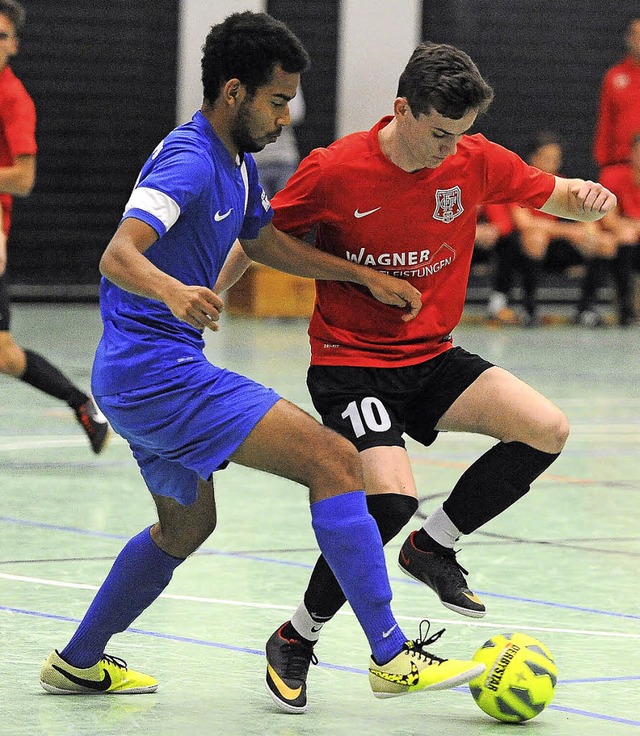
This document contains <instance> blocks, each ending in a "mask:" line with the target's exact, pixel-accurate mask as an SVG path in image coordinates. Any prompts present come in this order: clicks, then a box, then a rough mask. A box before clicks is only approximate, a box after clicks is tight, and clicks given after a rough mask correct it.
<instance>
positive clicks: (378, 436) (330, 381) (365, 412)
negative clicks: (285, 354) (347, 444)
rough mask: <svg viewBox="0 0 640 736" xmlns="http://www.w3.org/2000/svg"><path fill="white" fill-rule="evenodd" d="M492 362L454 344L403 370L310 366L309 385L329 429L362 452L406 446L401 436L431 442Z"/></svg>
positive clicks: (312, 396)
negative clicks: (444, 418) (450, 411)
mask: <svg viewBox="0 0 640 736" xmlns="http://www.w3.org/2000/svg"><path fill="white" fill-rule="evenodd" d="M491 367H493V364H492V363H489V362H488V361H486V360H484V358H481V357H480V356H479V355H475V354H473V353H469V352H467V351H466V350H464V349H463V348H458V347H454V348H451V349H450V350H447V351H446V352H444V353H442V354H441V355H438V356H437V357H435V358H432V359H431V360H428V361H426V362H424V363H419V364H418V365H411V366H405V367H402V368H358V367H348V366H328V365H312V366H311V367H310V368H309V370H308V372H307V386H308V388H309V393H310V394H311V399H312V401H313V405H314V406H315V408H316V410H317V412H318V413H319V414H320V416H321V417H322V421H323V423H324V424H325V425H326V426H327V427H331V429H334V430H336V432H338V433H339V434H341V435H342V436H343V437H346V438H347V439H348V440H350V441H351V442H352V443H353V444H354V445H355V446H356V448H357V449H358V450H359V451H362V450H366V449H368V448H369V447H380V446H394V445H395V446H399V447H404V446H405V443H404V439H403V437H402V435H403V434H405V433H406V434H407V435H409V437H412V438H413V439H414V440H416V441H417V442H420V443H421V444H423V445H430V444H432V443H433V442H434V441H435V439H436V437H437V436H438V432H437V431H436V429H435V427H436V425H437V424H438V422H439V421H440V418H441V417H442V415H443V414H444V413H445V412H446V411H447V410H448V409H449V408H450V407H451V405H452V404H453V403H454V402H455V400H456V399H457V398H458V396H460V394H461V393H462V392H463V391H464V390H465V389H467V388H468V387H469V386H470V385H471V384H472V383H473V382H474V381H475V380H476V378H478V376H479V375H480V374H481V373H483V372H484V371H486V370H487V368H491Z"/></svg>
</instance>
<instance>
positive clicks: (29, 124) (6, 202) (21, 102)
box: [0, 66, 38, 235]
mask: <svg viewBox="0 0 640 736" xmlns="http://www.w3.org/2000/svg"><path fill="white" fill-rule="evenodd" d="M37 150H38V149H37V146H36V108H35V105H34V104H33V100H32V99H31V97H29V94H28V92H27V90H26V89H25V88H24V86H23V84H22V82H21V81H20V80H19V79H18V77H16V75H15V74H14V73H13V72H12V71H11V69H10V68H9V67H8V66H5V68H4V69H3V70H2V71H0V166H13V163H14V161H15V159H16V156H22V155H27V154H28V155H35V154H36V152H37ZM12 201H13V197H12V196H11V195H10V194H4V193H0V203H2V212H3V218H2V225H3V229H4V232H5V233H6V234H7V235H8V234H9V226H10V224H11V205H12Z"/></svg>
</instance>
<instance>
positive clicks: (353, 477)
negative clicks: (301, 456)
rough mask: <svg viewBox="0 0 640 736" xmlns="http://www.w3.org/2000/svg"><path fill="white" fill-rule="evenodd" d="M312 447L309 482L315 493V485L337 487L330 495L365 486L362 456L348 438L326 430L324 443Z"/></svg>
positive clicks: (308, 466) (308, 472)
mask: <svg viewBox="0 0 640 736" xmlns="http://www.w3.org/2000/svg"><path fill="white" fill-rule="evenodd" d="M323 429H324V428H323ZM309 450H310V457H309V462H308V464H307V476H308V477H307V485H308V486H309V488H310V489H311V490H312V492H313V490H314V488H318V487H323V488H325V489H334V490H333V491H332V492H331V493H330V494H329V495H334V494H337V493H343V492H344V490H345V489H346V488H348V489H350V490H356V489H361V488H364V479H363V475H362V463H361V462H360V456H359V455H358V451H357V450H356V448H355V447H354V446H353V445H352V444H351V442H349V440H347V439H345V438H344V437H342V436H341V435H339V434H337V433H336V432H333V431H332V430H328V429H327V430H326V432H325V434H324V437H323V441H322V444H318V445H317V446H314V447H312V448H309Z"/></svg>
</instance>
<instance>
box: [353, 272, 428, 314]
mask: <svg viewBox="0 0 640 736" xmlns="http://www.w3.org/2000/svg"><path fill="white" fill-rule="evenodd" d="M365 286H366V287H367V289H369V291H370V292H371V293H372V294H373V296H374V297H375V298H376V299H377V300H378V301H379V302H382V303H383V304H391V305H392V306H394V307H401V308H402V309H404V311H405V314H403V315H402V321H403V322H410V321H411V320H412V319H414V318H415V317H416V316H417V314H418V312H419V311H420V310H421V309H422V294H421V293H420V292H419V291H418V289H416V288H415V286H412V285H411V284H410V283H409V282H408V281H404V280H403V279H397V278H395V276H389V275H388V274H386V273H380V272H379V271H373V270H372V271H371V274H370V278H368V279H367V283H365Z"/></svg>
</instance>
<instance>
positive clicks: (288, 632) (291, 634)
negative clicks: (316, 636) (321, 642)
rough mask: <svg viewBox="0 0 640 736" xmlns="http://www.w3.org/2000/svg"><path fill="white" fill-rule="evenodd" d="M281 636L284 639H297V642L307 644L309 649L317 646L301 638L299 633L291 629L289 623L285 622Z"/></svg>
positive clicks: (291, 626) (313, 642)
mask: <svg viewBox="0 0 640 736" xmlns="http://www.w3.org/2000/svg"><path fill="white" fill-rule="evenodd" d="M281 634H282V636H283V637H284V638H285V639H297V640H298V641H301V642H304V643H305V644H308V645H309V646H310V647H313V646H315V645H316V644H317V642H315V641H311V640H310V639H305V638H304V636H301V635H300V632H299V631H297V630H296V629H295V628H294V627H293V625H292V623H291V621H287V623H286V624H285V625H284V626H283V627H282V631H281Z"/></svg>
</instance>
